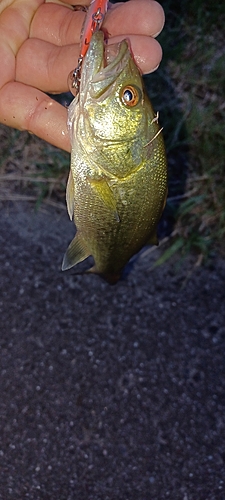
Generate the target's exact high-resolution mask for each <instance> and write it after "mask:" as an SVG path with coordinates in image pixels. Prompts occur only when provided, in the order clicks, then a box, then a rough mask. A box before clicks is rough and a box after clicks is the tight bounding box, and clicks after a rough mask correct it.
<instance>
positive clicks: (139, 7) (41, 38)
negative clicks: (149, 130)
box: [0, 0, 164, 151]
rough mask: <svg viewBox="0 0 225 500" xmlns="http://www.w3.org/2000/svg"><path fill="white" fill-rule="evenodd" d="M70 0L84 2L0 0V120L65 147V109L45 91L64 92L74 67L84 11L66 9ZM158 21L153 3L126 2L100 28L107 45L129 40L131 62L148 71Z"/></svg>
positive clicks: (155, 54)
mask: <svg viewBox="0 0 225 500" xmlns="http://www.w3.org/2000/svg"><path fill="white" fill-rule="evenodd" d="M75 3H77V4H79V5H88V4H90V1H89V0H77V1H76V0H66V1H59V0H55V1H54V2H48V1H44V0H0V61H1V72H0V123H3V124H5V125H8V126H10V127H14V128H17V129H20V130H28V131H29V132H31V133H33V134H35V135H37V136H39V137H41V138H42V139H44V140H46V141H47V142H49V143H51V144H53V145H55V146H57V147H59V148H61V149H64V150H66V151H70V140H69V135H68V130H67V110H66V109H65V108H64V107H63V106H61V105H60V104H59V103H57V102H55V101H54V100H52V99H51V98H50V97H49V96H47V95H46V92H49V93H60V92H66V91H68V83H67V78H68V74H69V72H70V71H71V70H73V69H74V68H75V67H76V65H77V59H78V56H79V42H80V32H81V28H82V24H83V21H84V16H85V14H84V13H83V12H76V11H73V10H72V8H71V5H74V4H75ZM134 19H135V22H134ZM163 25H164V12H163V9H162V7H161V6H160V5H159V4H158V3H157V2H155V1H153V0H130V1H129V2H127V3H124V2H121V3H119V4H117V5H114V6H110V9H109V11H108V13H107V15H106V17H105V20H104V24H103V28H104V29H105V30H106V31H107V33H108V35H109V43H115V42H117V41H120V40H122V39H124V38H125V37H126V38H129V40H130V43H131V48H132V51H133V54H134V58H135V61H136V63H137V65H138V66H139V68H140V70H141V71H142V72H143V73H149V72H152V71H154V70H155V69H156V68H157V67H158V65H159V63H160V61H161V58H162V50H161V47H160V45H159V43H158V42H157V41H156V40H155V37H156V36H157V35H158V34H159V33H160V31H161V30H162V28H163Z"/></svg>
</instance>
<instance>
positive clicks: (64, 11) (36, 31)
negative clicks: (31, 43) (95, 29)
mask: <svg viewBox="0 0 225 500" xmlns="http://www.w3.org/2000/svg"><path fill="white" fill-rule="evenodd" d="M71 3H72V2H71ZM79 3H80V2H79ZM81 3H82V2H81ZM84 3H85V4H87V3H89V2H84ZM84 18H85V14H84V13H83V12H79V11H78V12H76V11H75V12H74V11H72V10H71V9H68V8H67V7H64V6H62V5H61V6H59V5H57V4H54V3H45V4H43V5H41V6H40V7H39V9H38V10H37V12H36V14H35V15H34V17H33V21H32V24H31V29H30V37H33V38H39V39H41V40H45V41H46V42H50V43H53V44H56V45H70V44H73V43H79V41H80V32H81V28H82V25H83V21H84ZM49 19H51V26H50V25H49ZM134 20H135V22H134ZM164 21H165V18H164V11H163V9H162V7H161V5H160V4H159V3H158V2H155V1H153V0H130V1H129V2H127V3H123V2H122V3H119V4H116V5H113V6H112V7H111V8H110V9H109V10H108V12H107V15H106V18H105V21H104V24H103V26H104V27H105V29H106V30H107V31H108V33H109V36H110V37H113V36H119V35H122V34H123V35H128V34H129V35H146V36H153V37H155V36H157V35H158V34H159V33H160V31H161V30H162V28H163V25H164Z"/></svg>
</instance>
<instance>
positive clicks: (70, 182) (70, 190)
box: [66, 170, 74, 220]
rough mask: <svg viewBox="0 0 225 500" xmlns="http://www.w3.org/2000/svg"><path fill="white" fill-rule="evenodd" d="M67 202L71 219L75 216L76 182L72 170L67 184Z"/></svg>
mask: <svg viewBox="0 0 225 500" xmlns="http://www.w3.org/2000/svg"><path fill="white" fill-rule="evenodd" d="M66 204H67V210H68V214H69V218H70V220H72V218H73V214H74V182H73V174H72V171H71V170H70V173H69V177H68V181H67V186H66Z"/></svg>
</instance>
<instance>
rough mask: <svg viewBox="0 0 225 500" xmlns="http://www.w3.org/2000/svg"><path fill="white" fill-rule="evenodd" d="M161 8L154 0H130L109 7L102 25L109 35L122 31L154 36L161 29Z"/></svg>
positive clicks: (118, 33)
mask: <svg viewBox="0 0 225 500" xmlns="http://www.w3.org/2000/svg"><path fill="white" fill-rule="evenodd" d="M164 22H165V15H164V11H163V8H162V7H161V5H160V4H159V3H158V2H155V1H154V0H130V1H129V2H127V3H119V4H116V5H114V6H113V7H112V8H111V9H109V11H108V14H107V16H106V18H105V22H104V27H105V28H106V29H107V30H108V32H109V35H112V36H117V35H121V33H123V34H124V35H126V34H132V35H146V36H152V37H156V36H157V35H158V34H159V33H160V32H161V31H162V29H163V26H164Z"/></svg>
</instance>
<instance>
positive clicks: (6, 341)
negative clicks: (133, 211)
mask: <svg viewBox="0 0 225 500" xmlns="http://www.w3.org/2000/svg"><path fill="white" fill-rule="evenodd" d="M0 208H1V210H0V248H1V252H0V264H1V273H0V329H1V332H0V429H1V430H0V433H1V435H0V499H1V500H9V499H11V498H12V499H13V500H24V499H30V500H74V499H75V500H164V499H167V498H168V499H170V500H224V499H225V464H224V462H225V363H224V351H225V349H224V348H225V262H224V261H223V260H219V259H216V258H215V259H213V260H211V261H210V262H209V263H208V265H207V267H201V268H197V269H195V270H194V272H193V273H192V274H190V276H189V279H187V273H188V270H187V266H186V264H182V266H180V268H179V269H178V270H177V269H176V267H175V266H174V265H172V264H170V263H168V264H166V265H164V266H163V267H160V268H156V269H154V270H153V271H152V270H150V267H151V259H152V256H151V255H152V254H148V253H147V254H146V253H144V254H142V255H141V256H140V258H139V259H138V261H137V262H136V263H135V265H134V268H133V270H132V271H131V273H130V274H129V275H128V276H127V278H126V279H125V280H124V281H121V282H119V283H118V284H117V285H116V286H114V287H112V286H110V285H108V284H107V283H105V282H103V281H101V279H100V278H98V277H95V276H87V275H86V276H76V275H75V274H74V270H71V271H67V272H65V273H62V271H61V269H60V267H61V261H62V257H63V253H64V251H65V250H66V248H67V245H68V243H69V242H70V240H71V239H72V237H73V235H74V226H73V224H72V223H70V222H69V220H68V216H67V214H66V211H65V212H63V211H62V212H58V211H57V210H56V209H54V208H45V207H41V209H40V210H39V211H38V212H35V211H34V210H33V208H32V206H31V205H28V204H24V203H23V204H11V203H4V204H2V205H1V207H0ZM157 252H158V250H157Z"/></svg>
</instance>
